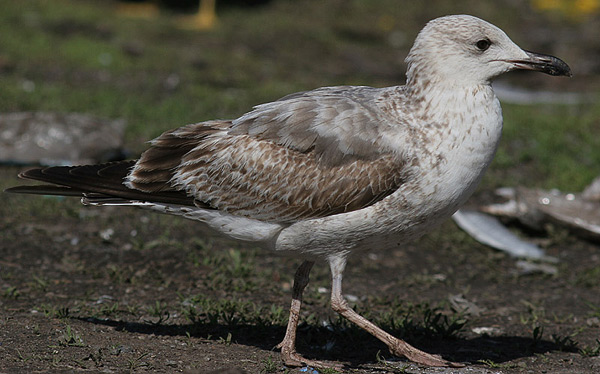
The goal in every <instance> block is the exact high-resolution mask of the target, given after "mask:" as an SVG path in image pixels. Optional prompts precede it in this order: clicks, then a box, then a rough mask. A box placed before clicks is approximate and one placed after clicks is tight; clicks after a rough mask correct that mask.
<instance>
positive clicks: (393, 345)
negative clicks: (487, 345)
mask: <svg viewBox="0 0 600 374" xmlns="http://www.w3.org/2000/svg"><path fill="white" fill-rule="evenodd" d="M329 265H330V266H331V275H332V286H331V308H332V309H333V310H335V311H336V312H338V313H339V314H341V315H342V316H344V317H345V318H346V319H347V320H349V321H350V322H353V323H354V324H356V325H357V326H358V327H360V328H362V329H363V330H366V331H367V332H369V333H370V334H371V335H373V336H374V337H376V338H377V339H379V340H381V341H382V342H384V343H385V344H386V345H387V346H388V348H389V349H390V352H391V353H392V354H394V355H396V356H404V357H406V358H408V359H409V360H410V361H413V362H415V363H417V364H422V365H427V366H450V367H463V366H465V365H463V364H460V363H455V362H450V361H446V360H444V359H443V358H442V357H440V356H437V355H431V354H429V353H426V352H423V351H421V350H418V349H417V348H415V347H413V346H411V345H410V344H408V343H406V342H405V341H404V340H401V339H398V338H396V337H394V336H393V335H391V334H388V333H387V332H385V331H383V330H382V329H380V328H379V327H377V326H376V325H375V324H374V323H372V322H370V321H369V320H367V319H366V318H364V317H363V316H361V315H360V314H358V313H356V312H355V311H354V310H353V309H352V308H350V307H349V306H348V304H347V303H346V300H345V299H344V297H343V296H342V273H343V271H344V268H345V267H346V258H345V257H341V256H335V257H333V256H332V257H330V258H329Z"/></svg>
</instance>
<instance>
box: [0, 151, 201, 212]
mask: <svg viewBox="0 0 600 374" xmlns="http://www.w3.org/2000/svg"><path fill="white" fill-rule="evenodd" d="M133 165H135V161H120V162H113V163H107V164H98V165H83V166H51V167H45V168H35V169H29V170H27V171H24V172H22V173H21V174H19V177H20V178H23V179H31V180H36V181H40V182H45V183H49V184H44V185H37V186H18V187H13V188H9V189H7V190H6V192H12V193H28V194H38V195H39V194H42V195H62V196H80V197H86V201H94V200H95V199H97V200H99V201H100V200H113V199H114V200H118V201H122V202H126V201H146V202H157V203H167V204H178V205H189V206H195V205H197V203H196V204H195V202H194V198H193V197H190V196H188V195H187V194H186V193H185V191H180V190H174V189H170V190H167V191H161V192H153V193H148V192H143V191H139V190H136V189H132V188H129V187H127V186H126V185H125V184H123V182H124V180H125V177H126V176H127V174H128V173H129V170H130V169H131V167H133Z"/></svg>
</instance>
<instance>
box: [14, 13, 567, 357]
mask: <svg viewBox="0 0 600 374" xmlns="http://www.w3.org/2000/svg"><path fill="white" fill-rule="evenodd" d="M406 62H407V65H408V68H407V73H406V76H407V80H406V84H405V85H404V86H395V87H386V88H373V87H365V86H338V87H325V88H318V89H315V90H312V91H307V92H300V93H294V94H291V95H288V96H285V97H283V98H281V99H279V100H277V101H274V102H271V103H267V104H262V105H258V106H256V107H254V109H253V110H252V111H250V112H248V113H246V114H244V115H242V116H241V117H239V118H237V119H234V120H212V121H206V122H201V123H196V124H191V125H187V126H183V127H180V128H178V129H175V130H172V131H168V132H165V133H164V134H162V135H160V136H159V137H158V138H156V139H154V140H152V141H151V143H150V147H149V148H148V149H147V150H146V151H145V152H144V153H143V154H142V155H141V157H140V158H139V159H138V160H133V161H123V162H117V163H109V164H102V165H85V166H79V167H47V168H37V169H32V170H28V171H25V172H23V173H21V174H20V177H22V178H25V179H33V180H38V181H42V182H46V183H49V184H45V185H38V186H18V187H13V188H12V189H9V190H8V191H9V192H21V193H34V194H35V193H37V194H58V195H69V196H82V202H83V203H84V204H88V205H97V206H102V205H124V206H136V207H141V208H146V209H151V210H155V211H158V212H163V213H167V214H173V215H178V216H183V217H185V218H189V219H192V220H196V221H200V222H202V223H203V224H205V225H207V226H209V227H211V228H212V229H214V230H216V231H217V232H218V233H221V234H224V235H226V236H229V237H232V238H235V239H238V240H240V241H244V242H252V243H255V244H260V245H262V246H264V247H266V248H268V249H270V250H272V251H275V252H279V253H285V254H288V255H291V256H295V257H299V258H301V259H303V262H302V264H301V265H300V266H299V268H298V269H297V271H296V274H295V277H294V285H293V289H292V304H291V308H290V316H289V322H288V325H287V330H286V333H285V337H284V338H283V341H282V342H281V343H280V344H279V345H278V346H277V347H278V348H280V349H281V355H282V359H283V361H284V363H285V364H286V365H289V366H303V365H310V366H314V367H327V366H330V365H329V364H328V363H326V362H322V361H314V360H309V359H306V358H304V357H302V356H301V355H300V354H299V353H297V352H296V347H295V341H296V329H297V326H298V321H299V318H300V307H301V304H302V294H303V291H304V288H305V287H306V286H307V284H308V280H309V273H310V270H311V268H312V266H313V264H314V262H315V261H326V262H327V263H328V264H329V267H330V269H331V275H332V287H331V308H332V309H333V310H334V311H336V312H338V313H339V314H341V315H342V316H343V317H345V318H346V319H348V320H349V321H351V322H353V323H355V324H356V325H357V326H359V327H360V328H362V329H364V330H366V331H368V332H369V333H371V334H372V335H373V336H375V337H376V338H377V339H379V340H381V341H382V342H383V343H385V344H386V345H387V346H388V348H389V350H390V352H391V353H392V354H394V355H397V356H403V357H406V358H407V359H408V360H410V361H413V362H415V363H417V364H421V365H427V366H450V367H460V366H464V365H463V364H461V363H454V362H451V361H448V360H446V359H444V358H442V357H440V356H439V355H433V354H429V353H426V352H423V351H421V350H419V349H417V348H415V347H413V346H411V345H409V344H408V343H407V342H405V341H403V340H401V339H398V338H396V337H394V336H392V335H391V334H389V333H387V332H386V331H384V330H383V329H381V328H379V327H378V326H376V325H375V324H374V323H372V322H370V321H368V320H367V319H365V318H364V317H362V316H361V315H359V314H358V313H357V312H355V311H354V310H353V309H352V308H350V307H349V306H348V304H347V302H346V300H345V299H344V297H343V296H342V274H343V272H344V268H345V267H346V262H347V259H348V257H349V256H350V255H355V256H357V255H358V256H360V255H361V254H364V252H365V251H367V250H369V249H372V248H379V249H385V248H395V247H396V246H397V245H398V243H400V244H404V243H406V242H407V241H409V240H411V239H414V238H416V237H419V236H421V235H423V234H424V233H425V232H427V231H429V230H431V229H432V228H434V227H435V226H436V225H438V224H440V223H441V222H443V221H444V220H445V219H447V218H449V217H450V216H452V214H453V213H454V212H455V211H456V210H457V209H458V208H459V207H460V206H461V205H462V204H463V203H464V202H465V200H466V199H467V198H468V197H469V195H471V193H472V192H473V190H474V189H475V187H476V186H477V184H478V182H479V181H480V179H481V177H482V175H483V174H484V172H485V170H486V169H487V167H488V165H489V164H490V162H491V161H492V158H493V156H494V153H495V151H496V148H497V146H498V142H499V140H500V134H501V129H502V112H501V108H500V103H499V101H498V99H497V98H496V96H495V95H494V92H493V90H492V87H491V80H492V79H493V78H494V77H496V76H498V75H500V74H502V73H506V72H508V71H511V70H515V69H526V70H536V71H541V72H544V73H547V74H550V75H564V76H570V75H571V72H570V68H569V67H568V65H567V64H566V63H564V62H563V61H562V60H560V59H558V58H556V57H553V56H549V55H543V54H537V53H533V52H528V51H524V50H522V49H521V48H520V47H518V46H517V45H516V44H515V43H513V42H512V41H511V40H510V38H509V37H508V36H507V35H506V34H505V33H504V32H503V31H502V30H500V29H499V28H498V27H496V26H494V25H492V24H490V23H488V22H485V21H483V20H481V19H479V18H476V17H473V16H468V15H453V16H446V17H441V18H437V19H434V20H432V21H430V22H429V23H427V24H426V26H425V27H424V28H423V30H422V31H421V32H420V33H419V34H418V36H417V37H416V40H415V43H414V45H413V47H412V48H411V50H410V52H409V54H408V57H407V58H406Z"/></svg>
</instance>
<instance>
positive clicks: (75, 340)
mask: <svg viewBox="0 0 600 374" xmlns="http://www.w3.org/2000/svg"><path fill="white" fill-rule="evenodd" d="M58 341H59V344H60V345H61V346H65V347H85V346H86V344H85V343H84V341H83V338H82V337H81V336H80V335H79V333H77V332H76V331H75V330H73V329H72V328H71V325H67V327H66V328H65V330H64V331H63V333H62V335H61V336H60V337H59V339H58Z"/></svg>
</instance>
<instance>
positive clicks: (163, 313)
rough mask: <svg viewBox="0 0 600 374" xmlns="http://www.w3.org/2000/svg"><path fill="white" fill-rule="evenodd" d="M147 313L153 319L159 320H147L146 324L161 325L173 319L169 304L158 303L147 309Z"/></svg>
mask: <svg viewBox="0 0 600 374" xmlns="http://www.w3.org/2000/svg"><path fill="white" fill-rule="evenodd" d="M146 312H147V313H148V314H150V316H151V317H154V318H157V321H151V320H145V322H146V323H151V324H153V325H161V324H163V323H164V322H166V321H168V320H169V318H170V317H171V314H170V313H169V310H168V306H167V304H166V303H161V302H160V301H156V303H155V304H154V305H150V306H149V307H147V308H146Z"/></svg>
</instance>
